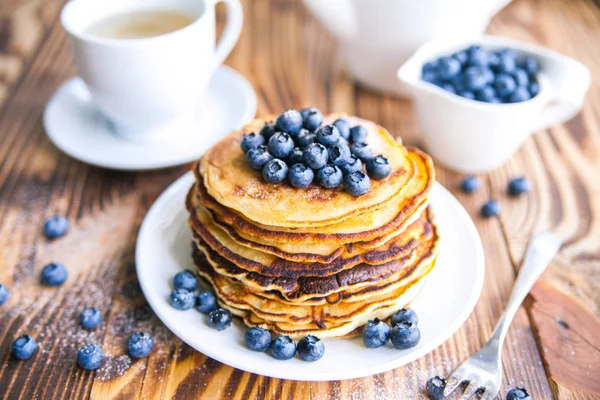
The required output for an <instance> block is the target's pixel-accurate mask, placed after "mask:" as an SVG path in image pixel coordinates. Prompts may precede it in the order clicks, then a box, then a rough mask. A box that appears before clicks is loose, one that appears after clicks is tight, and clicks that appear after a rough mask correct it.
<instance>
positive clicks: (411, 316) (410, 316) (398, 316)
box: [390, 308, 419, 326]
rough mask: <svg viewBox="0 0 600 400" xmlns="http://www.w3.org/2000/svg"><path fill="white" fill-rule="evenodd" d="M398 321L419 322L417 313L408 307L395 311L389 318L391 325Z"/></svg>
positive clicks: (416, 323) (415, 323)
mask: <svg viewBox="0 0 600 400" xmlns="http://www.w3.org/2000/svg"><path fill="white" fill-rule="evenodd" d="M400 322H410V323H411V324H413V325H415V326H416V325H418V324H419V317H417V313H416V312H414V311H413V310H412V309H410V308H403V309H402V310H398V311H396V313H395V314H394V315H392V318H391V320H390V323H391V324H392V326H396V325H397V324H399V323H400Z"/></svg>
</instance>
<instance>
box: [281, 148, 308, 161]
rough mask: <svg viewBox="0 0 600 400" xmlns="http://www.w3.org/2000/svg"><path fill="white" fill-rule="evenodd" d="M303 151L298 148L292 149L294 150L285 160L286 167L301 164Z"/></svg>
mask: <svg viewBox="0 0 600 400" xmlns="http://www.w3.org/2000/svg"><path fill="white" fill-rule="evenodd" d="M303 157H304V151H303V150H302V149H301V148H300V147H294V150H292V152H291V153H290V155H289V156H287V158H286V159H285V162H286V164H287V165H294V164H298V163H301V162H302V159H303Z"/></svg>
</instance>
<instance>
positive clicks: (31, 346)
mask: <svg viewBox="0 0 600 400" xmlns="http://www.w3.org/2000/svg"><path fill="white" fill-rule="evenodd" d="M37 348H38V344H37V342H36V341H35V340H34V339H33V338H32V337H31V336H29V335H21V336H19V337H18V338H17V339H16V340H15V341H14V342H13V344H12V354H13V356H15V357H16V358H18V359H19V360H27V359H28V358H29V357H31V356H32V355H33V353H35V351H36V350H37Z"/></svg>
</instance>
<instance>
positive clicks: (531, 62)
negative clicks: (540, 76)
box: [519, 56, 540, 75]
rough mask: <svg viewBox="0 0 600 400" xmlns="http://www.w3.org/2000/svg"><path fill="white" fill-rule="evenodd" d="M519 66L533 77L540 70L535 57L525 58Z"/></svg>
mask: <svg viewBox="0 0 600 400" xmlns="http://www.w3.org/2000/svg"><path fill="white" fill-rule="evenodd" d="M519 66H520V67H521V68H523V69H524V70H525V71H526V72H527V73H528V74H529V75H535V74H537V73H538V71H539V70H540V64H539V62H538V60H537V59H536V58H535V57H531V56H526V57H524V58H523V59H522V60H521V61H520V62H519Z"/></svg>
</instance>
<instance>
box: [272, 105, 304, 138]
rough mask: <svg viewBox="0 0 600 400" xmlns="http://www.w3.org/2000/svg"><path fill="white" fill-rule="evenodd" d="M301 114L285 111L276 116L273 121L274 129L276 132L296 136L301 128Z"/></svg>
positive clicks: (294, 111)
mask: <svg viewBox="0 0 600 400" xmlns="http://www.w3.org/2000/svg"><path fill="white" fill-rule="evenodd" d="M302 123H303V120H302V114H300V113H299V112H298V111H296V110H292V109H290V110H287V111H284V112H282V113H281V114H279V116H277V120H276V121H275V127H276V128H277V130H279V131H282V132H286V133H289V134H296V133H299V132H300V129H301V128H302Z"/></svg>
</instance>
